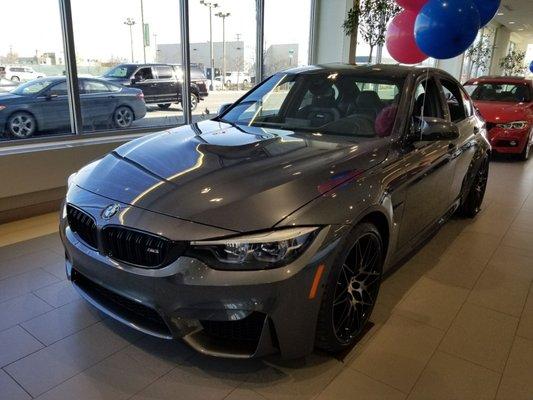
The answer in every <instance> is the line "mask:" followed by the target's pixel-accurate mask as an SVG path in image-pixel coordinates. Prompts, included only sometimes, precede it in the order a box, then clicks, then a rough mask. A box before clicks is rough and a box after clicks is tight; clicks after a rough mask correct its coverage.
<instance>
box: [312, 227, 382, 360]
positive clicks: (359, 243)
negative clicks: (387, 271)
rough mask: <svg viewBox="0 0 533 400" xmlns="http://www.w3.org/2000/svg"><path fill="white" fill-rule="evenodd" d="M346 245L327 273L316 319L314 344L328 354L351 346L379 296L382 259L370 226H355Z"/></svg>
mask: <svg viewBox="0 0 533 400" xmlns="http://www.w3.org/2000/svg"><path fill="white" fill-rule="evenodd" d="M345 243H346V245H345V248H344V249H343V251H342V252H341V253H340V254H339V256H338V257H337V260H336V262H335V264H334V266H333V267H332V269H331V271H330V273H329V274H328V278H327V283H326V287H325V288H324V293H323V296H322V304H321V306H320V312H319V316H318V324H317V332H316V340H315V344H316V346H317V347H319V348H321V349H323V350H326V351H330V352H338V351H341V350H344V349H346V348H348V347H350V346H352V345H353V344H354V342H355V341H356V340H357V339H358V337H359V335H360V334H361V332H362V331H363V329H364V327H365V325H366V323H367V322H368V320H369V318H370V315H371V314H372V310H373V309H374V304H375V302H376V298H377V296H378V293H379V287H380V285H381V276H382V272H383V261H384V258H385V257H384V255H385V254H384V250H383V244H382V240H381V235H380V234H379V231H378V230H377V228H376V227H375V226H374V225H373V224H370V223H362V224H359V225H357V226H356V227H355V229H354V230H353V231H352V232H351V233H350V234H349V235H348V238H347V239H346V242H345Z"/></svg>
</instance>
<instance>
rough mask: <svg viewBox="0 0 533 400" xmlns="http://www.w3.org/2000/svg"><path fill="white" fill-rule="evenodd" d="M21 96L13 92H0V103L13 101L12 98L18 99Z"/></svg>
mask: <svg viewBox="0 0 533 400" xmlns="http://www.w3.org/2000/svg"><path fill="white" fill-rule="evenodd" d="M22 97H23V96H19V95H18V94H13V93H9V92H5V93H0V103H1V102H2V101H13V100H19V99H20V98H22Z"/></svg>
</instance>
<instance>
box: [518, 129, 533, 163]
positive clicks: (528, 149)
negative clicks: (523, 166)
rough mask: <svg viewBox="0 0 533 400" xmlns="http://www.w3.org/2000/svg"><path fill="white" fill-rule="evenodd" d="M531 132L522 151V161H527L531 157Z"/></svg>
mask: <svg viewBox="0 0 533 400" xmlns="http://www.w3.org/2000/svg"><path fill="white" fill-rule="evenodd" d="M530 142H531V133H530V134H529V136H528V138H527V141H526V145H525V146H524V150H522V152H521V153H520V156H519V157H520V159H521V160H522V161H527V160H528V159H529V153H530V152H531V143H530Z"/></svg>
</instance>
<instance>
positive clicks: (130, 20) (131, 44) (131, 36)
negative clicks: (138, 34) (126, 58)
mask: <svg viewBox="0 0 533 400" xmlns="http://www.w3.org/2000/svg"><path fill="white" fill-rule="evenodd" d="M124 25H128V26H129V28H130V47H131V62H134V61H133V32H132V29H131V27H132V26H133V25H135V20H134V19H133V18H130V17H128V18H127V19H126V21H124Z"/></svg>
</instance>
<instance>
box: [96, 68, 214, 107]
mask: <svg viewBox="0 0 533 400" xmlns="http://www.w3.org/2000/svg"><path fill="white" fill-rule="evenodd" d="M102 79H105V80H107V81H109V82H113V83H117V84H121V85H124V86H128V87H133V88H137V89H141V90H142V91H143V93H144V99H145V101H146V103H147V104H157V105H158V106H159V108H161V109H167V108H169V107H170V106H171V104H172V103H181V87H182V81H181V80H180V79H179V75H178V72H177V71H176V69H175V67H174V66H173V65H170V64H120V65H117V66H116V67H114V68H112V69H110V70H109V71H108V72H106V73H105V74H104V75H103V76H102ZM203 98H204V96H203V95H202V93H201V91H200V88H199V87H198V86H196V85H191V109H192V110H195V109H196V107H198V102H199V101H201V100H203Z"/></svg>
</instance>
